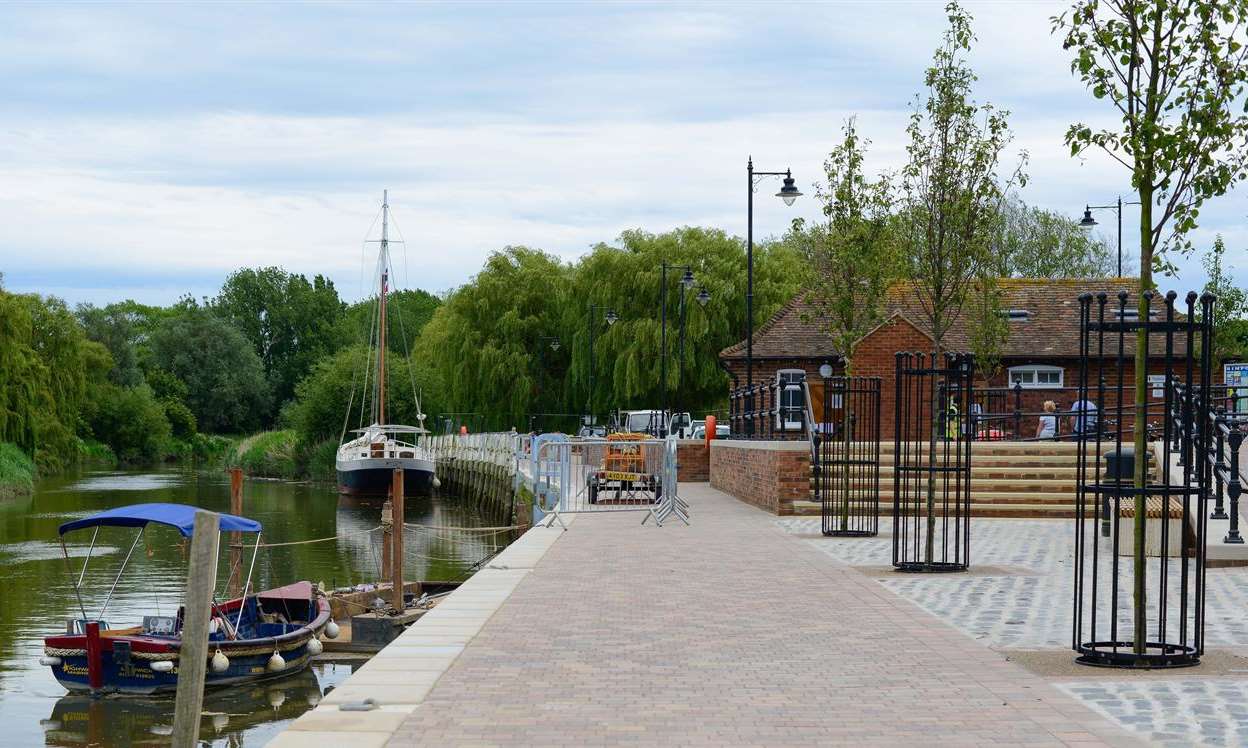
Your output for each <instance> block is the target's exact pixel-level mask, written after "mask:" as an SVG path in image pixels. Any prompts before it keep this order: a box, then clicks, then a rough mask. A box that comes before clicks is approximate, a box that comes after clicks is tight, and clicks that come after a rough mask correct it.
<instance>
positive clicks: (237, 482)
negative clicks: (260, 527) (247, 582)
mask: <svg viewBox="0 0 1248 748" xmlns="http://www.w3.org/2000/svg"><path fill="white" fill-rule="evenodd" d="M230 514H233V515H234V516H235V517H241V516H243V469H242V468H239V467H236V468H230ZM235 572H237V574H238V575H237V576H235ZM227 594H228V595H229V596H230V597H238V596H239V595H242V594H243V534H242V533H241V532H232V533H230V589H229V591H228V592H227Z"/></svg>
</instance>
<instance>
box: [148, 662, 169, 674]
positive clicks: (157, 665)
mask: <svg viewBox="0 0 1248 748" xmlns="http://www.w3.org/2000/svg"><path fill="white" fill-rule="evenodd" d="M152 670H155V671H156V672H158V673H171V672H173V660H156V661H155V662H153V663H152Z"/></svg>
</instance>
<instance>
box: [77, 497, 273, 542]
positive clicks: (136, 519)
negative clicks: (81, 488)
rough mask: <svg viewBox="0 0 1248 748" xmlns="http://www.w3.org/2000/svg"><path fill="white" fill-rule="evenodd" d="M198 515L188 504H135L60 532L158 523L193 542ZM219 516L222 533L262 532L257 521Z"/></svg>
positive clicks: (197, 509)
mask: <svg viewBox="0 0 1248 748" xmlns="http://www.w3.org/2000/svg"><path fill="white" fill-rule="evenodd" d="M197 511H199V507H193V506H187V505H186V504H131V505H130V506H119V507H117V508H116V509H109V510H108V511H106V512H100V513H99V514H93V515H91V516H90V517H86V518H84V519H76V520H74V521H73V522H66V523H65V524H63V525H61V526H60V528H59V530H58V531H59V532H60V534H61V535H64V534H65V533H67V532H70V531H73V530H81V529H82V528H84V527H143V526H145V525H147V524H148V523H150V522H155V523H157V524H161V525H168V526H169V527H173V528H175V529H177V531H178V532H180V533H182V536H183V537H186V538H189V537H191V533H192V532H194V527H195V512H197ZM219 516H220V518H221V520H220V530H221V532H260V523H259V522H257V521H255V520H254V519H247V518H246V517H238V516H235V515H233V514H221V515H219Z"/></svg>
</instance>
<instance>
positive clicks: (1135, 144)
mask: <svg viewBox="0 0 1248 748" xmlns="http://www.w3.org/2000/svg"><path fill="white" fill-rule="evenodd" d="M1052 20H1053V30H1054V32H1055V33H1057V34H1060V36H1061V38H1062V46H1063V48H1064V49H1067V50H1070V51H1071V52H1072V53H1073V55H1074V60H1073V61H1072V62H1071V71H1072V72H1073V73H1074V74H1075V75H1077V76H1078V77H1079V79H1080V80H1082V81H1083V82H1084V84H1085V85H1087V87H1088V89H1089V90H1090V91H1091V92H1092V95H1093V96H1094V97H1095V98H1097V99H1098V100H1101V101H1105V102H1107V103H1108V104H1109V105H1110V106H1112V107H1113V110H1114V112H1116V113H1117V115H1118V116H1119V123H1118V125H1117V126H1114V127H1104V128H1097V127H1093V126H1091V125H1087V124H1084V123H1076V124H1073V125H1071V126H1070V128H1069V129H1068V130H1067V132H1066V143H1067V144H1068V145H1069V146H1070V149H1071V153H1072V154H1073V155H1079V154H1081V153H1083V152H1084V151H1086V150H1088V149H1090V148H1096V149H1099V150H1101V151H1103V152H1104V153H1106V154H1108V155H1109V156H1110V157H1111V158H1113V159H1114V160H1115V161H1117V162H1118V163H1120V164H1121V165H1122V166H1124V167H1126V168H1127V169H1128V170H1129V171H1130V172H1131V185H1132V188H1133V189H1135V191H1136V192H1137V194H1138V195H1139V199H1140V226H1139V231H1140V288H1139V291H1140V293H1139V311H1140V319H1141V320H1143V319H1146V317H1145V316H1144V305H1145V300H1144V292H1145V291H1149V290H1151V289H1152V288H1153V274H1154V273H1155V272H1168V271H1171V270H1172V269H1173V263H1172V260H1171V259H1170V256H1172V254H1173V253H1174V252H1179V253H1189V252H1190V251H1191V243H1190V241H1189V239H1188V238H1187V235H1188V233H1189V232H1190V231H1191V230H1192V229H1193V228H1195V227H1196V222H1197V218H1198V217H1199V214H1200V209H1201V207H1202V206H1203V205H1204V203H1205V202H1206V201H1207V200H1209V199H1211V198H1214V197H1217V196H1219V195H1222V194H1224V193H1225V192H1226V191H1227V190H1229V189H1230V188H1231V187H1232V186H1233V185H1234V184H1235V183H1236V182H1238V181H1240V180H1241V179H1243V178H1244V177H1245V165H1246V164H1248V117H1246V116H1245V114H1244V111H1245V109H1244V100H1243V93H1244V86H1245V81H1248V64H1246V63H1248V59H1246V55H1248V46H1246V45H1245V41H1246V39H1245V24H1248V0H1078V1H1077V2H1076V3H1075V4H1074V5H1073V7H1072V8H1071V10H1069V11H1067V12H1066V13H1063V14H1062V15H1060V16H1056V17H1055V18H1053V19H1052ZM1144 338H1145V334H1144V330H1143V327H1142V326H1141V330H1140V332H1139V333H1138V337H1137V341H1136V342H1137V344H1136V353H1135V427H1134V433H1133V436H1134V443H1135V453H1136V454H1137V455H1143V454H1144V453H1145V449H1146V446H1147V434H1146V430H1145V429H1146V425H1147V424H1146V421H1147V418H1146V414H1145V407H1146V402H1147V401H1146V392H1147V389H1148V388H1147V380H1146V376H1147V366H1146V363H1147V362H1146V359H1145V355H1144V353H1145V350H1146V346H1145V342H1146V341H1145V339H1144ZM1146 470H1147V468H1146V466H1145V461H1144V460H1142V459H1137V460H1136V461H1135V475H1134V483H1135V485H1136V486H1137V487H1143V486H1144V485H1145V482H1146V477H1147V472H1146ZM1144 534H1145V512H1142V511H1137V512H1136V513H1135V527H1134V535H1135V559H1134V561H1135V563H1134V579H1133V582H1134V615H1135V626H1134V632H1133V634H1134V648H1135V652H1136V653H1137V654H1143V653H1144V652H1145V648H1146V644H1147V642H1146V639H1147V620H1146V610H1147V600H1146V591H1145V590H1146V588H1145V583H1146V572H1147V568H1146V566H1145V557H1144Z"/></svg>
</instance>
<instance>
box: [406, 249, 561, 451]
mask: <svg viewBox="0 0 1248 748" xmlns="http://www.w3.org/2000/svg"><path fill="white" fill-rule="evenodd" d="M569 274H570V269H569V268H568V266H567V265H564V264H563V263H562V262H561V261H560V260H559V259H558V258H556V257H554V256H552V255H548V254H546V253H544V252H541V251H538V250H534V249H528V248H526V247H507V248H506V249H504V250H502V251H501V252H495V253H493V254H491V255H490V257H489V259H487V260H486V263H485V266H484V267H483V268H482V269H481V271H480V272H479V273H477V275H476V276H474V277H473V279H472V280H471V281H470V282H468V283H467V284H465V285H464V286H462V287H460V288H458V289H456V290H455V291H453V292H452V293H451V294H450V295H449V296H448V298H447V299H446V301H445V303H444V304H443V305H442V306H440V307H439V308H438V309H437V311H436V312H435V313H434V315H433V319H432V320H431V321H430V322H429V323H428V325H427V326H426V327H425V328H424V334H423V335H421V338H420V346H419V348H420V350H419V352H418V354H417V355H418V357H419V360H420V361H421V363H422V364H423V365H424V366H426V367H428V368H429V369H430V370H431V372H432V374H433V380H434V381H436V382H437V383H438V385H439V387H440V389H441V391H442V392H443V394H444V397H445V402H446V404H447V408H448V410H450V411H454V412H458V413H482V414H486V415H488V416H490V419H489V425H490V427H492V428H499V429H505V428H510V427H512V426H515V427H517V428H523V427H524V425H525V420H524V416H525V415H526V414H528V413H531V412H535V411H538V410H544V409H546V408H549V407H551V406H550V403H552V402H558V401H559V400H560V399H561V397H560V395H561V387H559V386H558V385H557V383H551V384H552V385H553V386H552V387H551V388H549V389H543V388H542V387H541V386H540V383H541V382H543V381H546V382H550V380H549V378H545V379H544V377H546V371H547V370H546V369H544V368H543V367H542V363H543V360H542V359H541V357H540V351H541V350H542V347H543V345H544V344H543V343H542V342H541V340H540V339H541V338H542V336H547V335H557V334H558V331H559V330H560V329H561V325H560V320H561V318H562V315H563V314H565V313H566V312H567V311H568V310H567V309H566V308H565V306H566V305H567V303H568V296H567V284H568V278H569ZM391 379H392V381H395V382H396V385H398V384H399V382H398V381H397V380H395V379H394V375H392V377H391Z"/></svg>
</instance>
